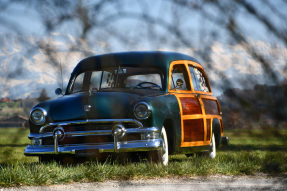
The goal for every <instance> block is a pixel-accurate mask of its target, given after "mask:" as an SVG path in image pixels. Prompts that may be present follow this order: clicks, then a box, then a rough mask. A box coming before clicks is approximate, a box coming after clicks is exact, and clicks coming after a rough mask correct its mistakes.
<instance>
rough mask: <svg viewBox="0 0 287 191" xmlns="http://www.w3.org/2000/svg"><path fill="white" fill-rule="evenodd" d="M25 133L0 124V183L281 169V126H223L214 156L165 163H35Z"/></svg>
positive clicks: (285, 133) (284, 146)
mask: <svg viewBox="0 0 287 191" xmlns="http://www.w3.org/2000/svg"><path fill="white" fill-rule="evenodd" d="M28 134H29V130H28V129H17V128H10V129H0V147H1V149H0V187H11V186H21V185H49V184H58V183H70V182H93V181H104V180H112V179H139V178H153V177H192V176H208V175H215V174H219V175H254V174H258V173H264V174H268V175H286V174H287V164H286V159H287V152H286V151H287V139H286V137H287V130H272V129H268V130H229V131H226V132H225V136H228V137H229V138H230V144H229V146H228V147H222V148H221V149H220V150H218V151H217V157H216V159H214V160H212V159H208V158H199V157H189V158H187V157H186V156H185V155H177V156H170V163H169V165H168V166H162V165H160V164H154V163H150V162H146V161H144V162H133V163H128V164H125V165H123V164H121V163H118V162H117V161H111V160H108V161H106V162H102V163H99V162H95V161H92V162H90V161H87V162H84V163H80V164H75V165H59V164H57V163H55V162H53V163H49V164H40V163H38V158H37V157H26V156H24V154H23V153H24V149H25V147H26V145H28V144H29V140H28V138H27V136H28Z"/></svg>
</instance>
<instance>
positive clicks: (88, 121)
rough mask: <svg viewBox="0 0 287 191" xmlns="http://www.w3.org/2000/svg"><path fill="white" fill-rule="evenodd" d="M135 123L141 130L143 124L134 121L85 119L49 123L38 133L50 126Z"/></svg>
mask: <svg viewBox="0 0 287 191" xmlns="http://www.w3.org/2000/svg"><path fill="white" fill-rule="evenodd" d="M110 122H112V123H135V124H136V125H138V126H139V127H140V128H143V124H142V123H141V122H139V121H137V120H135V119H87V120H77V121H63V122H56V123H49V124H47V125H44V126H42V127H41V128H40V131H39V132H40V133H41V132H43V131H44V130H45V129H46V128H47V127H50V126H65V125H79V124H86V123H110Z"/></svg>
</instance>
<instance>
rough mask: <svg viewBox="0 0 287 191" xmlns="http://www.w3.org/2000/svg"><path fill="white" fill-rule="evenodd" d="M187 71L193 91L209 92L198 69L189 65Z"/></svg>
mask: <svg viewBox="0 0 287 191" xmlns="http://www.w3.org/2000/svg"><path fill="white" fill-rule="evenodd" d="M189 72H190V76H191V80H192V85H193V89H194V91H202V92H210V89H209V87H208V84H207V81H206V79H205V77H204V75H203V73H202V71H200V70H199V69H197V68H195V67H193V66H189Z"/></svg>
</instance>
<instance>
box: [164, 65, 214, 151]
mask: <svg viewBox="0 0 287 191" xmlns="http://www.w3.org/2000/svg"><path fill="white" fill-rule="evenodd" d="M170 67H171V68H170V82H169V92H170V93H172V94H174V95H175V96H176V97H177V100H178V103H179V107H180V113H181V147H189V146H201V145H207V144H208V143H207V142H206V120H205V119H204V117H205V115H204V110H203V103H202V101H201V99H200V95H199V94H194V93H193V87H192V86H193V85H192V83H191V80H190V78H191V75H190V73H189V70H188V61H174V62H172V63H171V66H170ZM177 82H182V85H181V86H180V84H181V83H177Z"/></svg>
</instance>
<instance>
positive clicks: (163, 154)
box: [148, 127, 168, 166]
mask: <svg viewBox="0 0 287 191" xmlns="http://www.w3.org/2000/svg"><path fill="white" fill-rule="evenodd" d="M161 138H162V140H163V146H162V148H161V149H159V150H156V151H149V152H148V157H149V158H150V159H151V160H152V161H153V162H159V163H162V164H163V165H165V166H166V165H167V164H168V142H167V134H166V130H165V128H164V127H162V130H161Z"/></svg>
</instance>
